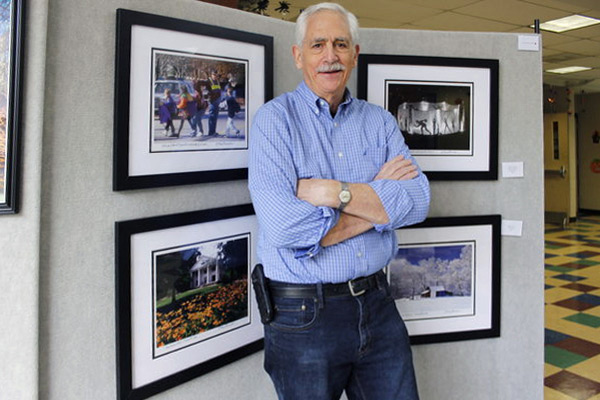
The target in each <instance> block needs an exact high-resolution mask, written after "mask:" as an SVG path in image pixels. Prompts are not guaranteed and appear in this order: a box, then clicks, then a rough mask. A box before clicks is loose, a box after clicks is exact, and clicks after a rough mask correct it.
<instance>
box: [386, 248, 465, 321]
mask: <svg viewBox="0 0 600 400" xmlns="http://www.w3.org/2000/svg"><path fill="white" fill-rule="evenodd" d="M474 248H475V242H460V243H436V244H435V245H432V244H413V245H401V246H399V248H398V251H397V253H396V255H395V256H394V258H393V260H392V261H391V262H390V264H389V265H388V270H389V271H388V273H389V277H390V290H391V294H392V296H393V297H394V299H395V300H396V301H397V303H398V306H399V308H400V312H401V314H402V317H403V318H404V319H405V320H414V319H427V318H439V317H441V316H446V317H448V316H465V315H472V314H473V313H474V306H473V304H474V300H473V299H474V296H473V295H474V293H473V287H474V284H473V283H474V271H475V269H474V267H475V264H474V259H473V252H474Z"/></svg>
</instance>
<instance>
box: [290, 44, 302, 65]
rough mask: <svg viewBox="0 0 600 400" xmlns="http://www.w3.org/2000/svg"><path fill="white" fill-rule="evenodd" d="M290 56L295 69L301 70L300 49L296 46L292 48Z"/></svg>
mask: <svg viewBox="0 0 600 400" xmlns="http://www.w3.org/2000/svg"><path fill="white" fill-rule="evenodd" d="M292 54H293V55H294V62H295V63H296V68H298V69H302V49H300V47H298V45H296V44H295V45H293V46H292Z"/></svg>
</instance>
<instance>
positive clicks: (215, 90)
mask: <svg viewBox="0 0 600 400" xmlns="http://www.w3.org/2000/svg"><path fill="white" fill-rule="evenodd" d="M208 89H209V103H210V104H209V107H208V136H215V135H217V121H218V119H219V104H220V103H221V97H222V92H221V89H222V88H221V82H219V76H218V74H217V71H216V70H214V69H213V70H211V71H210V78H209V79H208Z"/></svg>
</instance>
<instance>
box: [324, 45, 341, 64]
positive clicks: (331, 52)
mask: <svg viewBox="0 0 600 400" xmlns="http://www.w3.org/2000/svg"><path fill="white" fill-rule="evenodd" d="M325 60H326V61H329V62H335V61H338V55H337V53H336V51H335V47H334V46H333V44H331V43H328V44H327V46H326V47H325Z"/></svg>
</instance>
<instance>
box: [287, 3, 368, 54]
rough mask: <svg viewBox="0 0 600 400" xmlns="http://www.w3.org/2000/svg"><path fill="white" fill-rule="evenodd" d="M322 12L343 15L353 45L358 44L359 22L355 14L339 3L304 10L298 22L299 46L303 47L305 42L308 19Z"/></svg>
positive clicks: (319, 5)
mask: <svg viewBox="0 0 600 400" xmlns="http://www.w3.org/2000/svg"><path fill="white" fill-rule="evenodd" d="M321 11H333V12H337V13H339V14H341V15H342V16H343V17H344V18H345V19H346V22H347V23H348V29H349V30H350V39H351V40H352V43H354V44H356V43H357V42H358V20H357V19H356V17H355V16H354V14H352V13H351V12H350V11H348V10H346V9H345V8H344V7H342V6H341V5H339V4H337V3H319V4H313V5H312V6H310V7H308V8H306V9H304V10H303V11H302V12H301V13H300V15H299V16H298V19H297V20H296V44H297V45H298V46H302V43H303V42H304V37H305V35H306V26H307V25H308V19H309V18H310V16H312V15H313V14H316V13H318V12H321Z"/></svg>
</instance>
